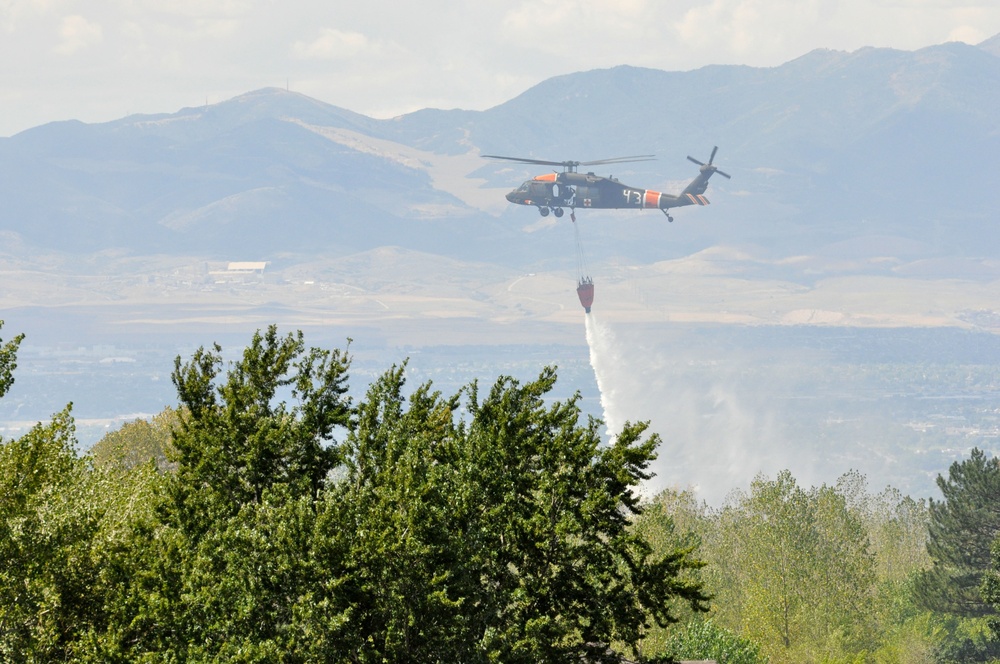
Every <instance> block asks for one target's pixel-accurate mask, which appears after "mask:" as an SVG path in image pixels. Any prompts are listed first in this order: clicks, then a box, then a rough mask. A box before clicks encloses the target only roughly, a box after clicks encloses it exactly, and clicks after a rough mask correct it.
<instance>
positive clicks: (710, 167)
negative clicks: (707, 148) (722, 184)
mask: <svg viewBox="0 0 1000 664" xmlns="http://www.w3.org/2000/svg"><path fill="white" fill-rule="evenodd" d="M718 151H719V146H718V145H716V146H714V147H713V148H712V155H711V156H710V157H709V158H708V163H707V164H706V163H704V162H701V161H698V160H697V159H695V158H694V157H692V156H691V155H688V161H691V162H694V163H696V164H698V166H700V167H701V168H700V169H699V170H701V172H702V173H708V174H709V177H711V176H712V174H714V173H718V174H719V175H721V176H722V177H724V178H726V179H727V180H729V179H731V178H732V176H731V175H729V173H724V172H723V171H720V170H719V168H718V167H717V166H715V165H714V164H712V162H713V161H715V153H716V152H718Z"/></svg>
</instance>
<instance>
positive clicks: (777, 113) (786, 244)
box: [0, 40, 1000, 265]
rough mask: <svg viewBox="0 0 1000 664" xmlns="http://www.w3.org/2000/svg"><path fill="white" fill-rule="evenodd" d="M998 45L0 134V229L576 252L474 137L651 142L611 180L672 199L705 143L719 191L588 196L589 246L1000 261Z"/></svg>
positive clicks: (280, 245) (68, 239)
mask: <svg viewBox="0 0 1000 664" xmlns="http://www.w3.org/2000/svg"><path fill="white" fill-rule="evenodd" d="M993 43H994V41H993V40H990V41H988V42H984V43H983V44H981V45H979V46H968V45H965V44H959V43H949V44H943V45H940V46H934V47H930V48H925V49H921V50H919V51H915V52H906V51H896V50H891V49H874V48H865V49H861V50H858V51H855V52H853V53H844V52H837V51H826V50H819V51H813V52H811V53H808V54H806V55H804V56H802V57H800V58H798V59H796V60H793V61H791V62H788V63H786V64H784V65H782V66H780V67H773V68H752V67H741V66H711V67H705V68H702V69H699V70H696V71H689V72H665V71H658V70H651V69H642V68H635V67H625V66H623V67H615V68H612V69H605V70H595V71H589V72H581V73H577V74H571V75H566V76H559V77H555V78H552V79H549V80H547V81H545V82H543V83H541V84H539V85H537V86H535V87H533V88H531V89H530V90H528V91H526V92H525V93H523V94H522V95H519V96H518V97H516V98H514V99H512V100H510V101H508V102H506V103H504V104H501V105H499V106H497V107H495V108H492V109H489V110H487V111H482V112H472V111H461V110H452V111H438V110H433V109H427V110H424V111H420V112H417V113H412V114H409V115H405V116H402V117H399V118H394V119H391V120H375V119H371V118H367V117H365V116H362V115H358V114H356V113H352V112H350V111H346V110H344V109H341V108H337V107H334V106H331V105H328V104H324V103H323V102H320V101H317V100H313V99H309V98H307V97H304V96H303V95H299V94H296V93H292V92H288V91H285V90H279V89H273V88H272V89H266V90H258V91H255V92H251V93H248V94H245V95H241V96H240V97H237V98H235V99H232V100H228V101H226V102H222V103H219V104H214V105H211V106H206V107H203V108H188V109H183V110H181V111H179V112H177V113H173V114H164V115H156V116H133V117H128V118H124V119H122V120H118V121H115V122H109V123H102V124H96V125H85V124H82V123H79V122H63V123H54V124H50V125H45V126H42V127H38V128H35V129H32V130H29V131H26V132H22V133H20V134H18V135H16V136H14V137H11V138H8V139H0V196H3V199H4V200H5V203H6V204H5V206H4V207H3V208H2V209H0V231H10V232H14V233H17V234H19V235H20V236H21V237H23V238H24V239H25V240H26V241H27V242H28V243H29V245H34V246H38V247H50V248H57V249H63V250H84V251H92V250H96V249H100V248H105V247H109V246H117V247H123V248H127V249H129V250H132V251H139V252H142V251H150V250H154V249H155V250H156V251H159V252H166V253H170V252H190V251H191V250H192V249H198V250H200V251H210V252H215V253H216V254H219V253H227V252H228V253H232V252H233V251H239V252H241V253H242V254H244V255H251V254H252V255H255V256H261V257H264V256H265V255H268V254H273V253H274V252H280V251H297V252H298V251H306V252H308V251H314V252H315V251H319V252H335V253H336V252H346V251H352V250H358V249H367V248H371V247H375V246H380V245H383V244H395V245H400V246H407V247H411V248H414V249H420V250H427V251H432V252H435V253H440V254H447V255H452V256H458V257H463V258H468V257H473V256H474V257H490V258H492V259H495V260H498V261H503V262H507V263H509V264H512V265H517V264H526V263H528V262H531V261H536V260H539V259H541V258H543V257H545V256H546V255H552V252H553V251H560V250H559V249H557V248H559V247H565V246H567V245H566V241H567V238H566V237H565V236H566V231H565V229H563V228H561V227H558V226H556V225H554V224H553V222H551V221H550V222H549V225H547V226H546V225H545V224H538V222H539V221H540V220H539V217H538V216H537V214H536V213H535V212H534V211H533V210H531V209H523V208H506V209H504V208H502V207H499V208H498V206H497V205H487V204H486V201H491V200H495V201H497V202H501V203H502V193H503V189H504V188H508V187H512V186H516V185H517V184H518V183H519V182H520V181H521V180H522V179H524V178H526V177H530V176H531V175H533V174H537V172H538V171H539V170H540V169H538V168H534V167H532V168H529V167H521V166H519V165H517V164H510V163H509V162H508V163H498V162H486V161H483V162H481V164H480V162H479V161H478V160H477V159H476V158H475V155H476V154H477V153H499V154H509V155H515V156H532V157H536V158H546V159H583V160H587V159H599V158H604V157H611V156H619V155H626V154H648V153H654V154H656V155H658V157H659V159H658V161H652V162H642V163H637V164H623V165H620V166H619V167H617V168H615V169H614V171H613V172H611V171H609V172H604V171H602V174H612V175H615V176H617V177H619V178H621V179H622V180H623V181H626V182H628V183H629V184H632V185H633V186H638V187H648V188H654V189H661V190H663V191H668V192H675V191H679V190H680V189H681V188H682V187H683V186H684V183H685V181H686V180H687V179H689V178H690V177H692V176H693V175H694V174H695V172H696V169H695V167H694V165H693V164H690V163H689V162H687V161H686V160H685V159H684V157H685V156H686V155H693V156H695V157H696V158H699V159H705V158H707V156H708V154H709V152H710V150H711V148H712V146H713V145H718V146H720V150H719V153H718V157H717V162H718V163H719V165H720V166H721V167H722V168H723V169H724V170H726V171H727V172H729V173H731V174H732V175H733V176H734V177H733V179H732V180H731V181H726V180H723V179H722V178H719V177H716V178H715V179H714V180H713V181H712V183H711V185H710V188H709V191H708V196H709V199H710V200H712V201H713V203H714V204H713V205H712V206H710V207H708V208H701V209H696V210H685V211H682V212H681V213H680V214H679V215H678V219H679V222H680V223H681V224H683V228H682V229H681V230H677V229H678V225H674V226H666V225H664V223H663V222H664V219H663V217H662V215H657V214H656V213H652V212H650V213H645V214H643V213H602V212H598V211H588V212H587V213H586V220H585V222H584V223H585V224H587V225H588V226H589V228H588V231H587V232H588V234H589V235H588V238H589V240H590V241H591V242H592V244H593V245H594V246H595V247H596V250H597V251H600V250H601V248H603V247H608V248H607V249H606V251H607V252H613V253H615V254H616V255H622V256H628V257H632V258H637V259H642V260H646V259H653V260H656V259H658V258H663V257H667V256H669V255H671V254H673V255H677V254H678V253H683V252H690V251H696V250H698V249H701V248H704V247H707V246H711V245H714V244H719V243H722V242H725V243H730V244H739V245H744V246H754V245H755V246H758V247H766V248H767V250H768V251H769V252H771V253H773V254H775V255H787V254H796V253H815V252H818V251H823V250H824V247H827V246H836V247H838V249H837V250H838V251H842V250H843V248H844V247H846V246H853V247H854V248H855V249H854V250H855V251H857V252H865V251H874V250H875V249H866V240H865V239H866V238H871V237H878V238H880V239H879V244H878V247H879V250H880V251H884V250H886V248H887V249H888V250H889V251H890V253H891V252H893V251H895V248H899V250H900V251H902V250H903V248H904V247H905V248H906V250H907V251H909V252H910V253H911V254H912V247H913V246H914V243H918V244H919V245H920V246H921V247H922V250H921V251H922V252H923V253H924V254H925V255H928V256H948V255H956V256H983V257H987V258H996V257H998V255H1000V249H998V247H1000V224H997V223H996V221H997V210H1000V189H998V188H997V187H996V186H995V182H994V180H995V174H996V173H997V172H1000V110H998V109H1000V58H998V57H996V56H995V55H993V54H992V53H991V51H990V48H991V46H990V45H991V44H993ZM541 170H542V171H544V170H545V169H544V167H542V169H541ZM484 187H497V188H499V189H497V191H495V192H492V193H491V192H490V191H487V190H485V189H483V188H484ZM497 209H501V210H503V211H502V212H501V213H500V216H499V217H498V216H496V210H497ZM605 222H607V223H605ZM524 230H528V231H534V232H531V233H527V234H526V233H524V232H522V231H524ZM893 238H896V240H893ZM852 239H853V240H858V241H857V242H854V243H853V244H851V243H850V242H849V241H851V240H852ZM845 243H846V244H845ZM868 244H869V246H872V247H874V242H869V243H868Z"/></svg>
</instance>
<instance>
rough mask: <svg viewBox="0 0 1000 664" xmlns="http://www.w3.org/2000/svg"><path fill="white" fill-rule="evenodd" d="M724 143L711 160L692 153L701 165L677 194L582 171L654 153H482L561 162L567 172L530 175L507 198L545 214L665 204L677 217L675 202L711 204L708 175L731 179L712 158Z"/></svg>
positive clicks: (659, 207) (489, 156) (532, 161)
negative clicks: (571, 157)
mask: <svg viewBox="0 0 1000 664" xmlns="http://www.w3.org/2000/svg"><path fill="white" fill-rule="evenodd" d="M718 150H719V147H718V146H715V147H713V148H712V154H711V156H710V157H709V158H708V163H704V162H701V161H698V160H697V159H695V158H694V157H692V156H690V155H689V156H688V161H692V162H694V163H695V164H697V165H698V166H699V169H698V175H697V176H696V177H695V178H694V179H693V180H691V182H690V183H688V186H686V187H685V188H684V191H682V192H681V193H680V194H678V195H677V196H674V195H671V194H664V193H661V192H659V191H653V190H652V189H638V188H636V187H630V186H628V185H626V184H624V183H622V182H619V181H618V180H617V179H616V178H614V177H604V176H601V175H595V174H594V173H593V172H589V173H580V172H578V171H577V169H578V168H579V167H580V166H604V165H608V164H625V163H630V162H636V161H653V160H654V159H655V155H651V154H642V155H633V156H630V157H613V158H611V159H598V160H597V161H546V160H543V159H526V158H523V157H503V156H500V155H495V154H486V155H483V158H484V159H504V160H507V161H516V162H518V163H521V164H539V165H543V166H561V167H562V169H563V170H562V172H561V173H559V172H555V171H553V172H552V173H546V174H545V175H539V176H537V177H534V178H532V179H530V180H525V181H524V183H522V184H521V186H520V187H518V188H517V189H515V190H514V191H512V192H510V193H509V194H507V200H508V201H510V202H511V203H517V204H518V205H534V206H535V207H537V208H538V212H539V213H540V214H541V215H542V216H543V217H547V216H549V213H552V214H553V215H555V216H556V217H561V216H563V209H564V208H569V209H570V217H571V218H572V219H573V220H574V221H576V208H578V207H581V208H599V209H619V208H637V209H654V210H661V211H662V212H663V214H665V215H666V216H667V221H673V220H674V218H673V217H672V216H670V212H669V210H670V208H675V207H683V206H685V205H708V199H707V198H705V196H704V194H705V190H706V189H707V188H708V180H709V178H711V177H712V176H713V175H714V174H716V173H718V174H719V175H721V176H722V177H724V178H726V179H730V177H731V176H730V175H729V174H728V173H724V172H722V171H720V170H719V169H718V167H717V166H715V165H714V164H713V162H714V161H715V153H716V152H718Z"/></svg>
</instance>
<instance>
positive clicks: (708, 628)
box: [663, 620, 767, 664]
mask: <svg viewBox="0 0 1000 664" xmlns="http://www.w3.org/2000/svg"><path fill="white" fill-rule="evenodd" d="M663 653H664V657H665V658H667V659H669V660H671V661H674V660H713V661H715V662H718V664H765V663H766V662H767V659H766V658H765V657H764V655H763V653H762V652H761V650H760V646H758V645H757V644H756V643H754V642H753V641H750V640H749V639H745V638H743V637H740V636H737V635H736V634H733V633H732V632H731V631H729V630H728V629H726V628H724V627H720V626H719V625H717V624H715V622H713V621H712V620H692V621H691V622H689V623H688V624H686V625H685V626H684V629H681V630H676V631H674V632H672V633H671V635H670V638H669V639H668V640H667V642H666V643H665V644H664V650H663Z"/></svg>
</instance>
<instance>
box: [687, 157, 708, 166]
mask: <svg viewBox="0 0 1000 664" xmlns="http://www.w3.org/2000/svg"><path fill="white" fill-rule="evenodd" d="M688 161H693V162H694V163H696V164H698V165H699V166H704V165H705V163H704V162H701V161H698V160H697V159H695V158H694V157H692V156H691V155H688Z"/></svg>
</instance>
